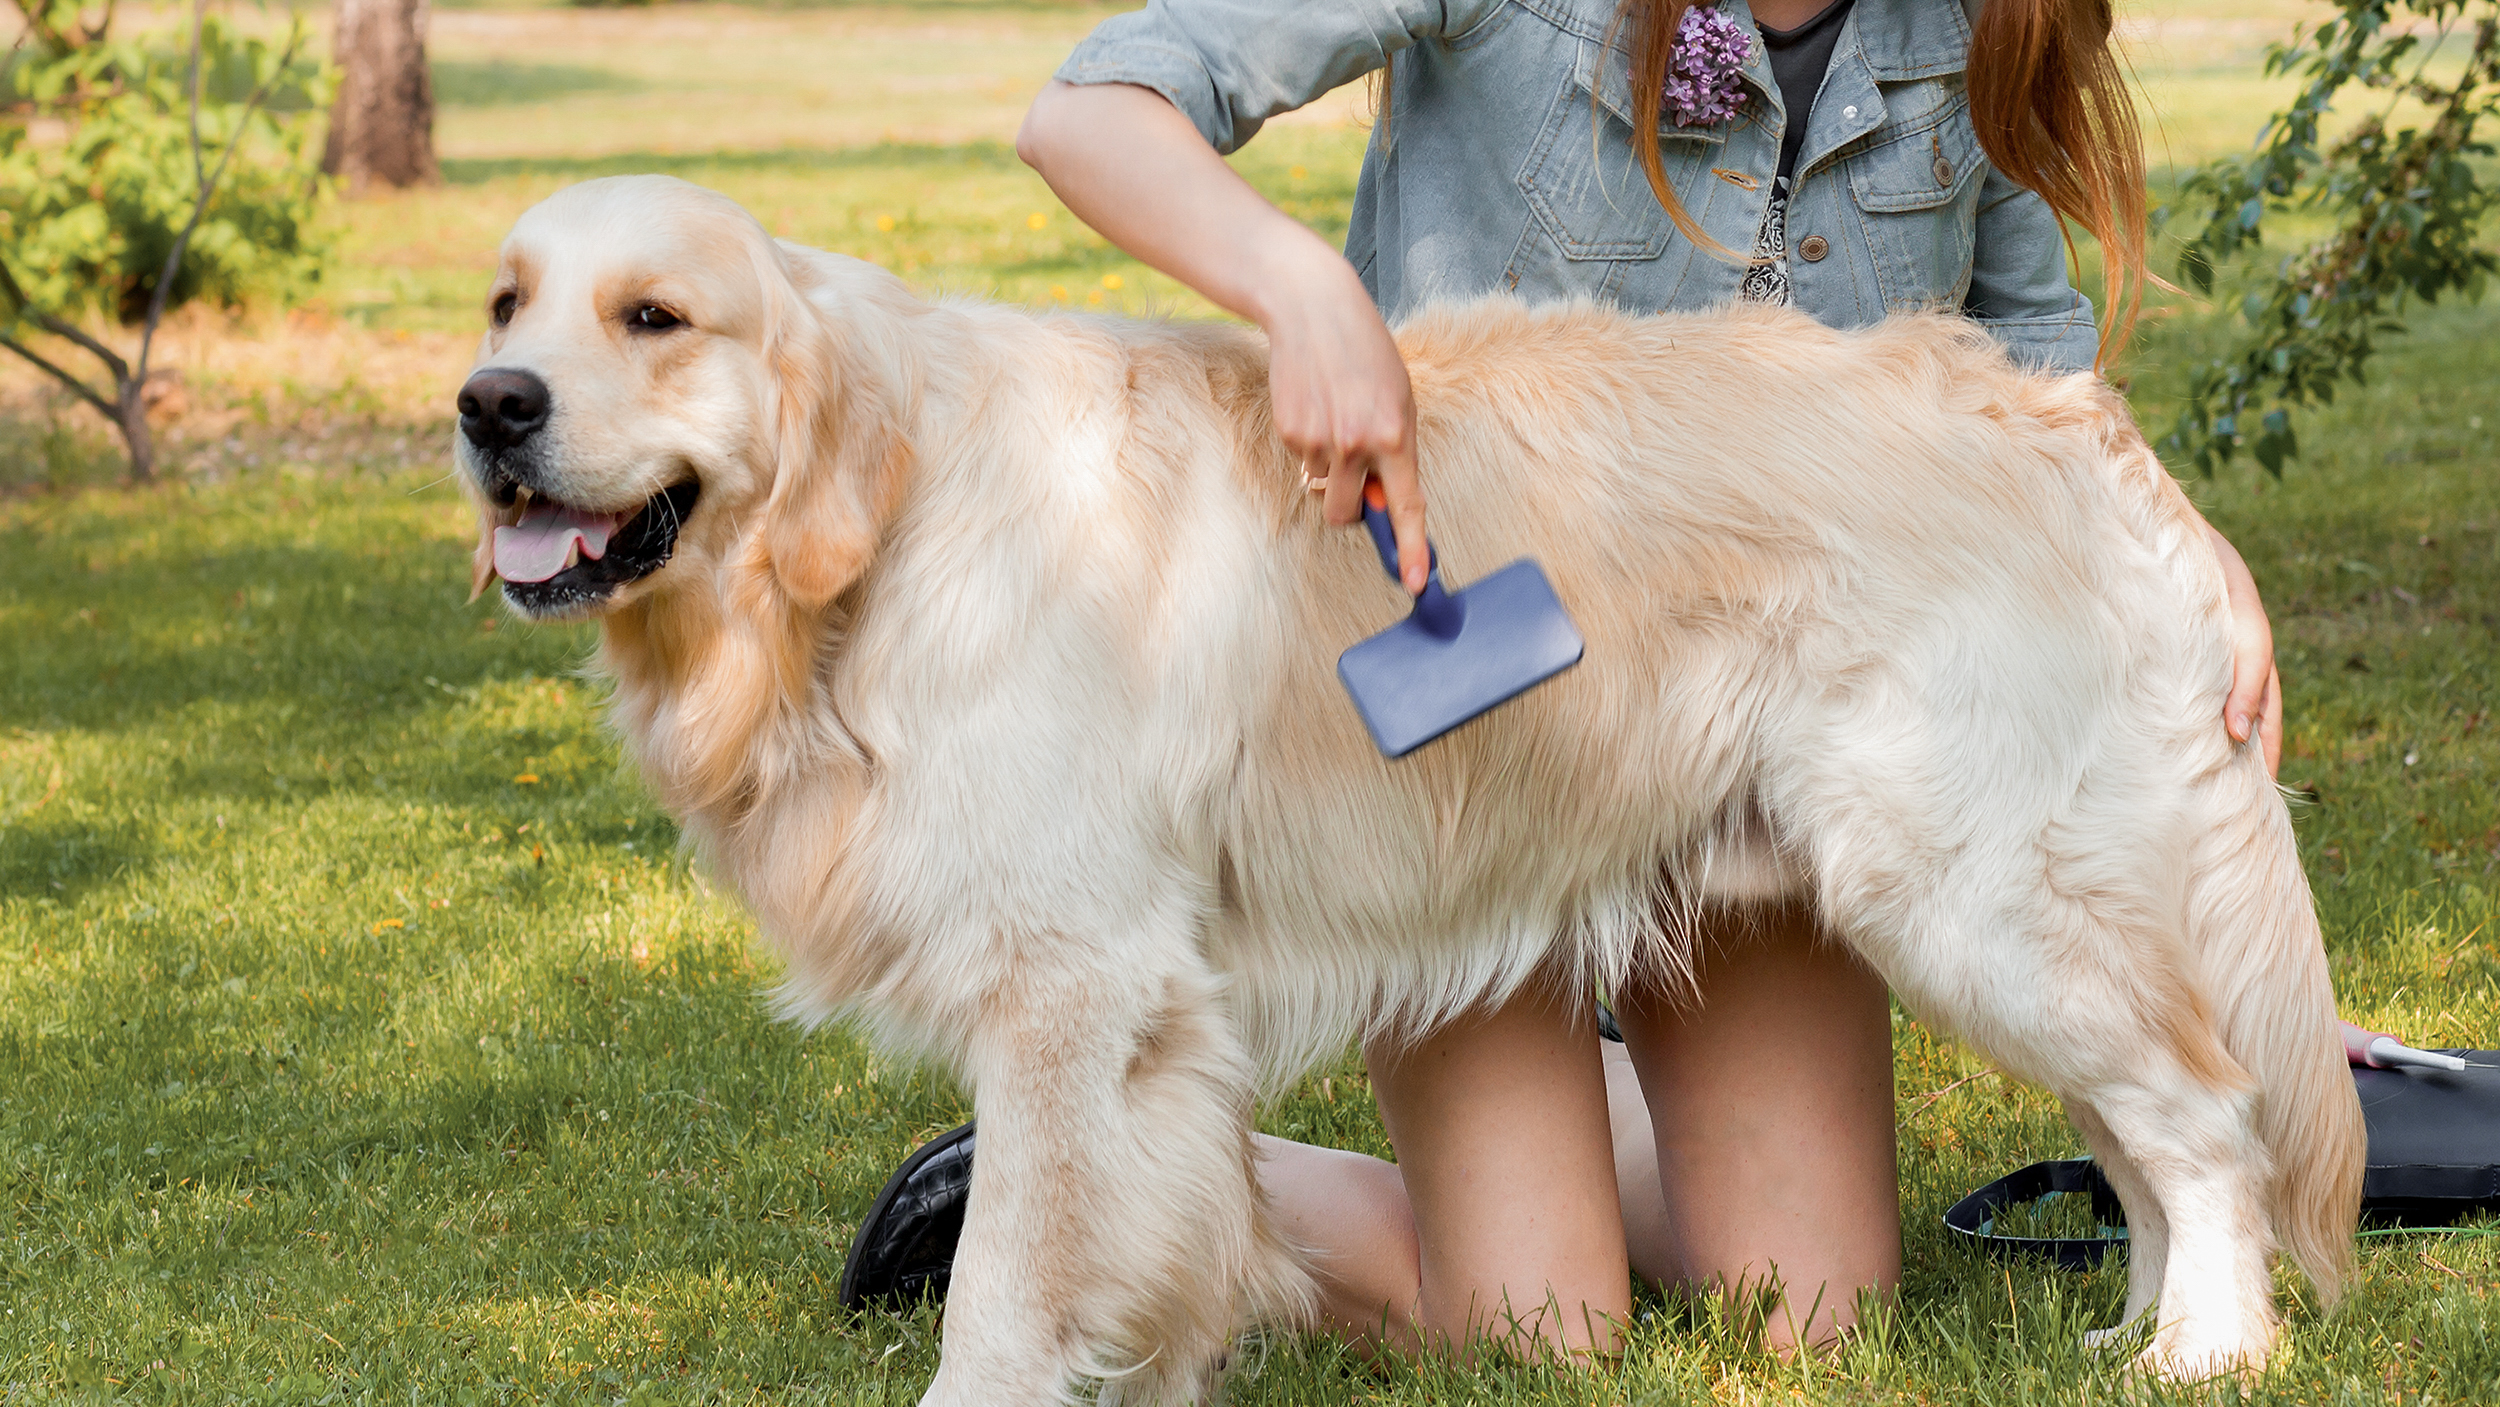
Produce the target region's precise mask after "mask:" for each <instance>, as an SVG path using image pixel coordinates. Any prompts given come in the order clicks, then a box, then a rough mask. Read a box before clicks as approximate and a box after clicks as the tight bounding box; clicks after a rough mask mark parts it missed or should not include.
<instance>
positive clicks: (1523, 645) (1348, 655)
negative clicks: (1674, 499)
mask: <svg viewBox="0 0 2500 1407" xmlns="http://www.w3.org/2000/svg"><path fill="white" fill-rule="evenodd" d="M1363 522H1364V526H1366V527H1368V528H1370V529H1371V533H1372V541H1373V543H1374V544H1375V545H1377V546H1378V547H1379V549H1380V560H1381V565H1383V566H1385V567H1387V568H1388V569H1389V576H1390V577H1391V579H1393V580H1394V579H1396V577H1397V575H1398V567H1397V560H1398V559H1397V539H1396V536H1395V534H1394V533H1393V532H1392V530H1391V529H1390V526H1389V518H1388V515H1387V514H1386V513H1384V512H1382V511H1381V510H1380V508H1379V507H1378V506H1377V505H1375V504H1373V503H1370V502H1366V503H1365V505H1364V508H1363ZM1438 556H1439V554H1437V553H1436V554H1435V560H1434V562H1433V572H1432V576H1431V577H1430V579H1429V580H1428V582H1427V584H1426V585H1425V587H1424V591H1423V594H1422V595H1420V596H1418V597H1416V598H1415V610H1414V613H1413V614H1412V615H1409V616H1408V617H1407V618H1406V619H1405V620H1402V621H1400V622H1398V623H1397V624H1396V625H1393V626H1391V627H1389V628H1388V629H1387V630H1384V631H1382V632H1380V633H1379V634H1378V635H1375V636H1373V637H1372V638H1370V639H1369V640H1365V641H1363V642H1362V643H1360V644H1358V645H1355V646H1354V647H1352V648H1351V649H1348V650H1347V651H1346V652H1345V653H1344V654H1342V655H1340V656H1338V657H1337V678H1338V679H1340V680H1341V681H1343V682H1344V684H1345V687H1346V692H1347V693H1349V694H1351V695H1353V696H1354V706H1355V707H1356V708H1357V709H1359V710H1360V711H1361V712H1362V715H1363V726H1364V727H1366V728H1369V729H1370V730H1371V735H1372V741H1373V743H1375V744H1377V745H1378V746H1379V748H1380V751H1381V754H1382V755H1383V756H1385V757H1404V756H1405V755H1406V754H1408V753H1410V752H1413V751H1414V750H1415V749H1417V748H1419V747H1422V746H1423V745H1424V744H1426V743H1428V742H1431V741H1432V740H1433V739H1434V738H1437V737H1439V736H1441V735H1442V734H1443V733H1446V732H1448V731H1450V730H1451V729H1452V728H1455V727H1457V726H1458V725H1459V724H1461V723H1464V722H1466V721H1467V720H1468V719H1471V718H1473V717H1475V716H1476V715H1477V714H1480V713H1483V712H1484V711H1486V710H1487V709H1490V708H1493V707H1495V706H1496V705H1499V704H1502V703H1505V702H1507V701H1509V700H1511V699H1514V698H1516V697H1518V696H1519V695H1520V694H1522V693H1525V692H1526V691H1528V690H1529V689H1532V688H1534V687H1536V686H1537V685H1539V684H1542V683H1544V682H1545V681H1546V680H1548V679H1551V678H1553V677H1554V676H1555V675H1557V674H1560V673H1562V672H1563V671H1564V670H1566V669H1569V668H1570V667H1571V666H1573V665H1575V664H1578V663H1579V662H1580V653H1581V650H1582V648H1583V644H1582V641H1581V639H1580V630H1579V627H1577V626H1575V625H1573V624H1572V623H1571V616H1570V614H1569V613H1568V612H1566V611H1565V610H1563V607H1562V602H1561V601H1560V600H1559V599H1557V598H1556V597H1555V595H1554V588H1553V587H1552V585H1550V584H1549V583H1548V582H1547V581H1546V580H1545V572H1544V570H1543V569H1542V568H1540V567H1538V566H1537V564H1536V563H1534V562H1532V561H1529V560H1527V559H1525V558H1522V559H1521V560H1519V561H1516V562H1513V563H1511V564H1510V565H1509V566H1507V567H1504V568H1502V569H1501V570H1500V571H1498V572H1495V573H1493V574H1492V575H1491V576H1488V577H1486V578H1484V579H1483V580H1482V581H1479V582H1477V583H1476V584H1475V585H1473V586H1470V587H1468V588H1467V589H1466V590H1464V591H1459V592H1450V591H1446V590H1445V589H1444V588H1443V587H1442V585H1441V573H1440V562H1439V560H1438Z"/></svg>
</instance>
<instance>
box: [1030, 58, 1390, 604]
mask: <svg viewBox="0 0 2500 1407" xmlns="http://www.w3.org/2000/svg"><path fill="white" fill-rule="evenodd" d="M1016 154H1017V155H1018V156H1021V157H1023V158H1024V160H1025V162H1026V163H1027V164H1028V165H1030V166H1032V168H1033V169H1034V170H1036V171H1039V172H1041V173H1042V179H1043V180H1045V181H1048V182H1049V183H1050V188H1051V189H1052V190H1053V191H1056V192H1057V193H1058V195H1059V198H1060V199H1061V200H1062V201H1064V202H1066V203H1067V207H1068V208H1069V209H1070V210H1072V211H1074V212H1075V213H1076V216H1077V218H1078V219H1080V220H1083V221H1084V222H1085V223H1087V224H1089V225H1091V226H1093V227H1094V228H1095V229H1097V230H1099V231H1101V232H1102V234H1103V237H1104V238H1106V239H1108V240H1110V241H1111V242H1112V243H1113V244H1116V245H1118V246H1120V248H1122V249H1125V250H1127V251H1128V252H1129V253H1130V254H1133V255H1135V256H1136V257H1137V258H1139V259H1141V260H1143V261H1145V262H1146V263H1147V264H1149V265H1151V266H1152V267H1154V268H1157V269H1160V270H1162V271H1163V272H1165V273H1167V274H1170V275H1171V276H1172V277H1174V278H1176V279H1179V280H1180V281H1181V282H1182V283H1185V284H1187V285H1189V286H1190V287H1191V288H1194V289H1196V290H1198V291H1199V292H1200V293H1202V294H1204V295H1206V297H1207V298H1208V299H1209V300H1210V301H1212V302H1214V303H1215V304H1217V305H1218V306H1220V307H1223V308H1225V309H1227V310H1228V311H1231V312H1234V313H1237V314H1239V315H1241V316H1242V317H1245V318H1248V319H1249V320H1251V321H1252V322H1255V323H1257V324H1258V325H1259V326H1260V327H1261V328H1263V329H1265V330H1266V332H1267V337H1268V346H1269V352H1270V355H1269V362H1268V388H1269V392H1270V398H1271V405H1272V407H1273V410H1274V414H1275V419H1276V437H1277V438H1278V439H1279V440H1281V441H1283V442H1284V445H1285V447H1286V448H1287V449H1288V450H1290V451H1292V452H1293V454H1294V456H1295V458H1296V459H1297V460H1298V461H1299V462H1300V463H1301V466H1302V472H1303V473H1304V474H1305V475H1306V476H1307V478H1308V479H1309V481H1311V482H1313V483H1316V484H1319V485H1321V486H1323V491H1324V493H1325V498H1324V499H1323V509H1324V512H1325V513H1326V516H1327V518H1328V520H1329V521H1330V522H1332V523H1340V524H1343V523H1351V522H1353V521H1355V520H1356V519H1358V518H1360V517H1361V516H1362V512H1363V485H1364V483H1365V482H1366V481H1367V480H1369V479H1373V478H1377V479H1379V480H1380V485H1381V488H1382V490H1383V491H1384V492H1385V493H1386V494H1387V496H1388V512H1389V521H1390V523H1391V525H1392V526H1393V527H1394V529H1395V530H1396V533H1397V542H1398V560H1399V575H1400V577H1401V578H1402V579H1403V580H1404V581H1405V583H1406V589H1407V590H1408V591H1421V590H1423V589H1424V576H1425V572H1426V570H1427V564H1428V563H1429V562H1430V561H1431V556H1432V554H1431V553H1430V551H1429V550H1427V548H1426V546H1425V543H1424V492H1423V486H1422V483H1421V482H1420V480H1419V479H1418V477H1417V473H1416V467H1415V400H1414V394H1413V391H1412V388H1411V387H1410V386H1409V384H1408V381H1407V376H1406V363H1405V362H1404V361H1403V360H1402V359H1401V358H1400V357H1399V355H1398V348H1397V343H1396V342H1395V340H1393V339H1392V338H1391V337H1390V335H1389V329H1388V327H1387V326H1386V325H1385V324H1383V323H1382V322H1381V320H1380V311H1379V310H1378V309H1377V308H1374V307H1373V306H1372V301H1371V294H1370V293H1369V292H1367V291H1366V290H1365V289H1364V287H1363V281H1362V279H1361V278H1359V277H1357V276H1356V274H1355V272H1354V267H1353V266H1352V265H1350V264H1348V263H1347V262H1346V261H1345V256H1343V255H1341V254H1339V253H1338V252H1337V251H1336V250H1335V249H1332V248H1330V247H1329V245H1328V242H1327V241H1326V240H1323V239H1321V238H1320V237H1319V236H1318V235H1316V234H1313V233H1312V232H1311V231H1310V230H1308V229H1305V228H1304V227H1303V226H1302V225H1301V224H1300V223H1299V222H1297V221H1295V220H1294V219H1293V218H1292V217H1290V216H1288V215H1286V214H1285V212H1283V211H1281V210H1279V209H1277V208H1276V207H1275V206H1273V205H1270V204H1268V203H1267V200H1266V199H1265V198H1264V197H1262V196H1261V195H1260V194H1259V193H1258V192H1257V191H1255V190H1252V189H1251V188H1250V185H1249V183H1248V182H1246V181H1244V180H1242V179H1241V177H1239V176H1237V175H1235V174H1233V168H1231V167H1230V166H1227V165H1225V164H1224V158H1222V157H1220V156H1217V155H1216V154H1215V149H1214V148H1213V147H1210V146H1208V145H1207V142H1206V139H1205V138H1204V137H1202V136H1200V135H1199V133H1198V129H1197V128H1196V127H1195V126H1192V125H1191V124H1190V121H1189V119H1188V118H1186V117H1183V116H1182V115H1181V113H1180V110H1179V109H1178V108H1175V107H1173V106H1172V104H1171V103H1170V102H1168V101H1166V100H1165V98H1164V97H1163V95H1162V94H1160V93H1157V92H1155V91H1153V90H1152V89H1148V88H1140V87H1135V86H1133V85H1130V84H1124V83H1102V84H1084V85H1078V84H1067V83H1053V84H1051V85H1050V86H1049V87H1048V88H1046V89H1044V90H1043V91H1042V95H1041V96H1040V97H1039V98H1036V99H1035V100H1034V102H1033V108H1032V111H1030V112H1029V113H1027V114H1026V115H1025V119H1024V130H1023V131H1022V132H1020V133H1018V134H1017V136H1016Z"/></svg>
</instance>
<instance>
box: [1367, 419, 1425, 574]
mask: <svg viewBox="0 0 2500 1407" xmlns="http://www.w3.org/2000/svg"><path fill="white" fill-rule="evenodd" d="M1373 469H1374V472H1375V473H1377V474H1378V475H1379V477H1380V488H1381V492H1382V493H1383V494H1384V495H1385V496H1386V497H1387V498H1388V500H1389V525H1390V527H1391V528H1392V529H1394V530H1395V531H1396V533H1397V539H1398V579H1399V581H1400V583H1401V584H1402V585H1404V586H1405V587H1406V593H1407V594H1408V595H1410V596H1415V595H1421V594H1422V592H1423V589H1424V583H1425V582H1426V581H1427V580H1429V579H1430V578H1431V576H1432V547H1431V545H1430V543H1429V541H1428V540H1427V539H1426V538H1425V536H1424V485H1423V478H1422V476H1421V475H1420V474H1418V473H1417V472H1416V470H1415V452H1414V450H1413V449H1411V448H1408V449H1402V450H1400V451H1399V452H1398V453H1396V454H1392V455H1385V456H1383V457H1382V458H1381V459H1380V460H1379V461H1378V462H1377V463H1376V464H1375V465H1374V466H1373Z"/></svg>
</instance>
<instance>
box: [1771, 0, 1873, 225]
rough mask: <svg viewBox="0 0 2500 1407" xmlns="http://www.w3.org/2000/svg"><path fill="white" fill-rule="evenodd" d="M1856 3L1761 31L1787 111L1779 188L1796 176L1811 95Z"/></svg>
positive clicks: (1846, 0)
mask: <svg viewBox="0 0 2500 1407" xmlns="http://www.w3.org/2000/svg"><path fill="white" fill-rule="evenodd" d="M1856 3H1857V0H1832V3H1831V4H1830V5H1829V6H1827V7H1825V8H1824V10H1823V13H1821V14H1819V15H1816V16H1815V17H1814V18H1812V19H1810V20H1807V21H1806V22H1805V23H1804V24H1801V25H1799V26H1797V27H1796V28H1795V29H1773V28H1771V27H1770V26H1769V25H1767V24H1765V25H1757V26H1756V28H1758V29H1760V30H1761V31H1762V47H1763V48H1764V49H1766V50H1768V51H1769V53H1770V56H1771V77H1772V79H1773V80H1774V81H1775V82H1777V83H1778V84H1779V85H1780V105H1781V106H1783V107H1785V108H1787V109H1788V126H1787V128H1786V129H1785V130H1783V131H1782V132H1781V133H1780V171H1779V178H1780V183H1781V184H1782V185H1786V184H1787V183H1788V182H1789V180H1790V179H1791V178H1793V177H1794V176H1795V175H1796V174H1797V154H1798V152H1799V151H1801V150H1803V149H1804V147H1805V144H1806V115H1807V114H1808V113H1811V112H1813V111H1814V95H1815V94H1816V93H1818V92H1820V91H1822V88H1823V75H1824V74H1825V73H1827V72H1829V71H1830V69H1831V66H1832V46H1833V45H1835V44H1837V43H1839V42H1840V26H1841V23H1842V22H1843V21H1845V20H1847V19H1848V18H1849V7H1850V6H1851V5H1854V4H1856Z"/></svg>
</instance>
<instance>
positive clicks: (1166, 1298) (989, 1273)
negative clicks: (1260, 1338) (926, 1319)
mask: <svg viewBox="0 0 2500 1407" xmlns="http://www.w3.org/2000/svg"><path fill="white" fill-rule="evenodd" d="M1214 992H1215V984H1214V983H1213V982H1212V980H1210V979H1209V978H1207V977H1206V976H1205V975H1204V974H1203V973H1172V974H1167V975H1164V976H1160V977H1157V976H1152V975H1146V976H1141V975H1140V974H1139V973H1137V972H1134V971H1130V972H1123V973H1119V974H1116V975H1114V974H1111V973H1105V972H1095V973H1088V974H1081V975H1080V976H1079V978H1078V979H1077V980H1074V981H1064V980H1063V981H1058V982H1053V983H1052V984H1050V985H1049V987H1048V988H1047V989H1043V988H1041V987H1040V984H1039V983H1038V982H1030V983H1029V985H1028V986H1027V987H1026V988H1025V989H1021V990H1002V991H997V992H993V993H991V994H990V995H989V996H988V998H987V1000H986V1001H985V1002H984V1006H985V1011H984V1013H983V1019H982V1020H981V1022H980V1023H979V1024H978V1026H977V1027H976V1028H975V1030H974V1035H973V1038H972V1041H971V1043H970V1048H969V1051H968V1054H969V1057H970V1058H969V1061H968V1067H969V1068H968V1069H967V1070H966V1072H965V1073H966V1074H967V1075H968V1076H969V1077H970V1078H971V1080H972V1082H973V1084H974V1098H973V1103H974V1109H975V1112H976V1113H977V1114H978V1116H979V1117H980V1120H981V1147H980V1154H979V1156H978V1157H977V1158H976V1159H975V1160H974V1162H973V1173H972V1195H971V1203H970V1207H969V1209H968V1211H967V1214H966V1217H965V1221H964V1231H963V1239H962V1241H961V1242H960V1244H959V1246H958V1248H957V1251H956V1257H955V1271H954V1280H953V1283H952V1285H951V1287H950V1288H949V1290H948V1292H947V1306H946V1320H945V1329H944V1338H943V1343H942V1349H941V1353H940V1363H939V1370H938V1376H937V1379H936V1380H935V1381H934V1382H932V1383H931V1384H930V1388H929V1393H928V1396H927V1397H925V1398H924V1399H923V1402H924V1403H927V1404H930V1405H931V1407H1026V1404H1034V1407H1039V1405H1040V1404H1055V1403H1059V1402H1064V1401H1070V1400H1074V1399H1075V1398H1076V1396H1077V1394H1078V1393H1079V1392H1080V1391H1081V1390H1082V1389H1083V1388H1084V1387H1085V1386H1086V1385H1087V1384H1088V1383H1094V1384H1098V1385H1099V1389H1098V1391H1097V1392H1096V1394H1095V1399H1094V1400H1096V1401H1098V1402H1100V1403H1103V1404H1113V1403H1117V1404H1120V1405H1121V1407H1179V1404H1183V1403H1197V1402H1202V1401H1206V1400H1208V1397H1209V1393H1210V1389H1211V1387H1212V1385H1213V1382H1214V1374H1215V1365H1216V1364H1217V1363H1218V1362H1219V1361H1220V1360H1221V1358H1222V1357H1223V1355H1224V1352H1225V1349H1226V1346H1227V1345H1228V1343H1229V1342H1230V1341H1231V1339H1232V1336H1233V1334H1234V1332H1235V1331H1236V1330H1237V1329H1238V1328H1240V1327H1241V1326H1242V1325H1243V1324H1244V1323H1245V1322H1248V1321H1253V1320H1256V1319H1259V1318H1262V1317H1271V1316H1272V1317H1284V1316H1285V1315H1287V1314H1289V1313H1290V1312H1291V1311H1293V1310H1294V1309H1295V1308H1297V1307H1298V1305H1299V1303H1300V1301H1301V1298H1302V1297H1304V1296H1307V1295H1308V1294H1309V1277H1308V1275H1307V1273H1305V1272H1304V1271H1303V1269H1302V1268H1301V1265H1300V1262H1299V1261H1298V1259H1297V1258H1296V1257H1295V1256H1294V1254H1293V1253H1292V1251H1291V1249H1290V1248H1289V1247H1287V1246H1286V1245H1285V1244H1284V1242H1283V1241H1282V1240H1281V1239H1280V1238H1279V1237H1277V1236H1276V1235H1275V1234H1274V1232H1273V1230H1272V1229H1270V1228H1269V1227H1268V1225H1267V1224H1266V1222H1265V1218H1264V1214H1263V1210H1262V1208H1261V1207H1260V1205H1259V1202H1258V1195H1257V1184H1256V1181H1255V1179H1254V1177H1253V1175H1252V1164H1251V1150H1250V1133H1249V1119H1250V1105H1251V1067H1250V1063H1249V1059H1248V1056H1247V1055H1246V1053H1245V1052H1244V1051H1243V1050H1242V1048H1241V1044H1240V1042H1239V1040H1238V1039H1237V1038H1236V1037H1235V1035H1234V1033H1233V1031H1232V1028H1231V1025H1230V1023H1229V1020H1228V1018H1227V1015H1226V1013H1225V1011H1224V1009H1223V1007H1222V1005H1221V1003H1220V1002H1218V1001H1217V1000H1216V997H1215V995H1214Z"/></svg>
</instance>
